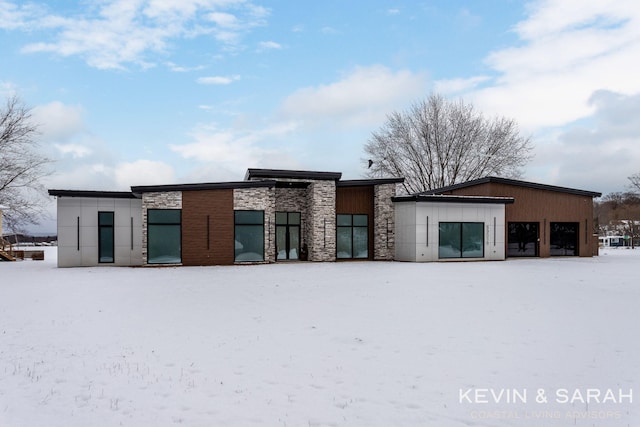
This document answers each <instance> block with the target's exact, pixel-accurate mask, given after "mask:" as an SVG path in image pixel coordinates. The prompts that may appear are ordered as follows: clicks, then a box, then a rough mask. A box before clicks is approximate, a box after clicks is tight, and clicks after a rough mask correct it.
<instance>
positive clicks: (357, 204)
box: [336, 186, 375, 259]
mask: <svg viewBox="0 0 640 427" xmlns="http://www.w3.org/2000/svg"><path fill="white" fill-rule="evenodd" d="M373 200H374V191H373V186H360V187H337V188H336V215H338V214H366V215H367V216H368V234H369V237H368V244H369V251H368V253H369V258H368V259H373V256H374V233H373V231H374V224H375V223H374V208H373Z"/></svg>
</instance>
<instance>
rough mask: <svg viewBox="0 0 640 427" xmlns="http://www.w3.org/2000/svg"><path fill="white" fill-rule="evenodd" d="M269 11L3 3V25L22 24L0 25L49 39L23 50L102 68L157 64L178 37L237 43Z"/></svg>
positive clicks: (240, 4) (187, 4) (169, 3)
mask: <svg viewBox="0 0 640 427" xmlns="http://www.w3.org/2000/svg"><path fill="white" fill-rule="evenodd" d="M224 8H233V10H234V11H235V12H236V15H232V14H230V13H227V12H224V11H222V10H221V9H224ZM267 15H268V10H267V9H264V8H260V7H258V6H255V5H253V4H251V3H250V2H247V1H244V0H183V1H176V0H111V1H101V2H98V3H97V4H96V5H94V6H91V7H85V8H84V9H82V10H78V11H76V12H75V13H73V12H71V13H69V14H68V15H65V16H59V15H43V14H42V11H39V10H36V9H34V8H29V7H24V6H20V7H19V6H17V5H16V4H15V2H7V1H0V23H1V22H3V21H6V20H9V21H10V20H13V22H17V23H19V24H12V25H11V26H9V25H8V24H6V23H5V24H4V26H3V25H2V24H0V28H5V29H12V30H19V29H23V28H29V30H30V31H31V32H32V33H33V34H38V31H42V32H44V33H45V35H44V38H45V39H46V41H36V42H34V43H30V44H27V45H26V46H24V47H23V49H22V50H23V52H25V53H37V52H51V53H55V54H57V55H61V56H80V57H82V58H84V59H85V60H86V61H87V63H88V64H89V65H90V66H92V67H96V68H100V69H121V68H125V65H126V64H136V65H138V66H141V67H144V68H147V67H151V66H154V65H155V64H154V62H153V55H152V54H154V53H164V52H167V51H169V50H170V49H171V42H172V40H174V39H179V38H192V37H197V36H203V35H211V36H212V37H214V38H215V39H216V40H218V41H219V42H220V43H222V45H223V46H222V47H223V48H230V47H235V46H236V45H237V43H239V40H240V39H241V37H242V35H243V34H245V33H246V32H248V31H249V30H250V29H252V28H254V27H256V26H259V25H264V22H265V21H264V20H265V17H266V16H267Z"/></svg>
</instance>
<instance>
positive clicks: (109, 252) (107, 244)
mask: <svg viewBox="0 0 640 427" xmlns="http://www.w3.org/2000/svg"><path fill="white" fill-rule="evenodd" d="M113 246H114V245H113V212H98V262H105V263H107V262H114V256H113Z"/></svg>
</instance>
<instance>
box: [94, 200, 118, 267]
mask: <svg viewBox="0 0 640 427" xmlns="http://www.w3.org/2000/svg"><path fill="white" fill-rule="evenodd" d="M105 214H110V216H111V224H103V223H102V216H103V215H105ZM115 220H116V215H115V212H114V211H98V263H100V264H113V263H115V262H116V251H115V250H116V243H115ZM105 229H107V230H108V229H111V260H108V261H103V243H104V242H103V240H102V230H105Z"/></svg>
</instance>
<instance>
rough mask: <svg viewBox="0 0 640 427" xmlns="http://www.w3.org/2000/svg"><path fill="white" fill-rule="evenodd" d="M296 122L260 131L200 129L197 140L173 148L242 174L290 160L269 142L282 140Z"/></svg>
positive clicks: (293, 127) (199, 159) (196, 136)
mask: <svg viewBox="0 0 640 427" xmlns="http://www.w3.org/2000/svg"><path fill="white" fill-rule="evenodd" d="M295 128H296V126H295V124H294V123H279V124H275V125H272V126H270V127H266V128H263V129H257V130H252V129H250V130H238V129H217V128H215V127H211V126H200V127H199V128H197V129H196V130H194V131H193V132H192V134H191V136H192V137H193V139H194V140H195V141H194V142H192V143H188V144H182V145H170V146H169V148H170V149H171V150H172V151H174V152H176V153H178V154H180V156H182V157H183V158H185V159H193V160H197V161H199V162H207V163H210V165H208V167H214V166H215V167H216V168H222V169H224V170H226V171H232V172H233V173H234V174H236V175H237V174H238V173H241V172H242V171H244V170H245V169H246V168H247V167H248V166H247V165H253V166H251V167H254V166H261V165H265V164H266V163H268V162H269V161H270V160H273V159H274V158H279V159H280V160H283V159H285V158H286V157H287V155H286V153H285V152H283V150H282V149H279V150H278V152H277V153H276V152H274V151H273V150H271V149H269V148H268V147H267V144H265V143H266V142H269V141H272V140H273V139H278V138H282V137H284V136H286V135H288V134H290V133H291V132H293V131H294V130H295Z"/></svg>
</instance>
